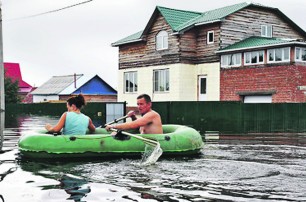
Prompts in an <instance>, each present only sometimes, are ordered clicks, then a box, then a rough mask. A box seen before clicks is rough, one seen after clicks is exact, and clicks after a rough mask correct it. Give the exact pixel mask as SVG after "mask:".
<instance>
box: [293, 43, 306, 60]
mask: <svg viewBox="0 0 306 202" xmlns="http://www.w3.org/2000/svg"><path fill="white" fill-rule="evenodd" d="M295 60H296V61H303V62H304V61H306V48H300V47H296V48H295Z"/></svg>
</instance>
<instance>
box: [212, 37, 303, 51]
mask: <svg viewBox="0 0 306 202" xmlns="http://www.w3.org/2000/svg"><path fill="white" fill-rule="evenodd" d="M294 41H295V42H297V41H296V40H294V39H282V38H267V37H257V36H252V37H250V38H247V39H244V40H242V41H239V42H237V43H235V44H233V45H229V46H227V47H226V48H223V49H221V50H219V51H217V52H229V51H234V50H241V49H250V48H256V47H264V46H275V45H281V44H287V43H289V42H294Z"/></svg>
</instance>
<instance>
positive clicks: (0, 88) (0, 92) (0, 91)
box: [0, 1, 5, 112]
mask: <svg viewBox="0 0 306 202" xmlns="http://www.w3.org/2000/svg"><path fill="white" fill-rule="evenodd" d="M1 6H2V3H1V1H0V112H2V111H4V110H5V104H4V103H5V99H4V65H3V38H2V8H1Z"/></svg>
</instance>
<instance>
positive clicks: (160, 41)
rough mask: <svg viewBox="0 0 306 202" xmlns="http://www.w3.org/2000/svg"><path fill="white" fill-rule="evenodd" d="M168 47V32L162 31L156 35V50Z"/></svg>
mask: <svg viewBox="0 0 306 202" xmlns="http://www.w3.org/2000/svg"><path fill="white" fill-rule="evenodd" d="M164 49H168V32H166V31H160V32H159V33H158V34H157V35H156V50H164Z"/></svg>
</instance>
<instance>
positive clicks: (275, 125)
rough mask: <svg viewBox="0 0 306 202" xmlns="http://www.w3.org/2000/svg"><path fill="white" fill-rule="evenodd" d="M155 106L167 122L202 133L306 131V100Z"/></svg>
mask: <svg viewBox="0 0 306 202" xmlns="http://www.w3.org/2000/svg"><path fill="white" fill-rule="evenodd" d="M153 109H154V110H156V111H158V112H159V113H160V114H161V117H162V121H163V123H164V124H166V123H171V124H182V125H188V126H191V127H193V128H195V129H197V130H199V131H200V132H201V134H204V133H206V132H208V131H218V132H219V133H229V134H230V133H284V132H288V133H301V132H305V131H306V113H305V112H306V103H272V104H268V103H260V104H245V103H241V102H193V101H190V102H189V101H187V102H154V103H153Z"/></svg>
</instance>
